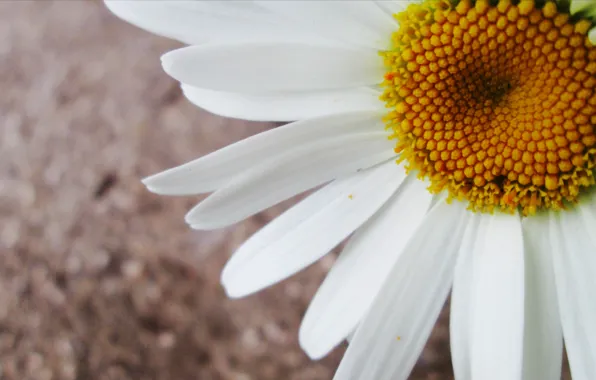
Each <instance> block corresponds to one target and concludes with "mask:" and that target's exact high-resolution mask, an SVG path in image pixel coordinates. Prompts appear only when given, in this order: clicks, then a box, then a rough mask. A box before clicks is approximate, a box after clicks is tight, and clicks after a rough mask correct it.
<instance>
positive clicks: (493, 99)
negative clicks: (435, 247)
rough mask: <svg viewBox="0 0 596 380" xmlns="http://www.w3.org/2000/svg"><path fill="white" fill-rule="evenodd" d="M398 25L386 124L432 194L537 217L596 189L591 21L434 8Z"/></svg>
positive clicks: (559, 14) (542, 5)
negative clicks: (540, 213)
mask: <svg viewBox="0 0 596 380" xmlns="http://www.w3.org/2000/svg"><path fill="white" fill-rule="evenodd" d="M395 17H396V18H397V20H398V21H399V24H400V27H399V30H398V31H397V32H395V33H394V34H393V36H392V44H393V46H392V48H391V49H390V50H389V51H385V52H382V53H381V54H382V56H383V57H384V62H385V67H386V69H387V73H386V75H385V80H384V82H383V88H384V94H383V96H382V100H384V101H385V102H386V104H387V107H388V108H389V109H390V112H389V113H388V114H387V116H386V123H387V126H388V128H390V129H392V130H393V134H392V137H393V138H395V139H396V148H395V150H396V152H398V153H400V158H399V160H405V161H406V162H407V165H406V167H407V168H408V170H417V171H418V172H419V174H420V176H422V177H426V178H428V179H429V180H430V182H431V187H430V190H431V191H432V192H440V191H443V190H447V191H448V192H449V194H450V197H451V198H457V199H465V200H467V201H469V203H470V208H471V209H473V210H476V211H487V212H492V211H493V210H494V209H495V208H499V209H502V210H507V211H513V210H516V209H520V210H521V211H522V213H523V214H524V215H528V214H533V213H534V212H536V210H539V209H543V208H550V209H561V208H562V207H564V203H565V202H576V201H577V199H578V197H579V194H580V192H581V191H582V190H585V189H586V188H588V187H591V186H592V185H594V184H595V179H594V173H593V170H594V166H595V157H596V132H595V127H594V126H595V125H596V92H595V88H596V48H595V47H594V46H593V45H592V43H591V42H590V40H589V38H588V32H589V30H590V28H591V27H592V26H593V23H592V21H591V20H589V19H588V18H582V17H581V16H571V15H570V14H569V10H568V9H567V10H566V9H563V8H562V6H558V5H557V4H556V3H555V2H553V1H539V0H536V1H535V0H522V1H517V2H516V1H510V0H499V1H492V2H491V1H488V0H478V1H475V2H472V1H470V0H463V1H459V2H449V1H446V0H426V1H424V2H423V3H421V4H414V5H410V6H409V7H408V9H407V10H406V11H404V12H403V13H400V14H397V15H396V16H395Z"/></svg>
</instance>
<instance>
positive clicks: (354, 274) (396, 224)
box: [300, 176, 432, 359]
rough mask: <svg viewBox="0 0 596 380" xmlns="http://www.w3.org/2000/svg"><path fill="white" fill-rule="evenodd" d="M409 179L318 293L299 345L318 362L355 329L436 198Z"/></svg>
mask: <svg viewBox="0 0 596 380" xmlns="http://www.w3.org/2000/svg"><path fill="white" fill-rule="evenodd" d="M426 186H427V185H426V184H425V183H424V182H423V181H420V180H419V179H417V178H415V177H414V176H410V178H409V179H408V180H407V181H406V182H405V183H404V184H402V186H401V187H400V189H399V191H398V192H397V193H396V194H395V195H394V196H393V197H392V199H391V200H390V201H388V202H387V203H386V204H385V205H384V206H383V208H382V210H381V211H379V212H378V213H377V214H376V215H375V216H374V217H373V218H371V220H369V221H368V222H367V223H366V225H364V226H363V227H362V228H361V229H359V230H358V231H357V232H356V233H355V234H354V236H353V237H352V238H351V239H350V241H349V243H348V244H347V246H346V248H345V249H344V250H343V252H342V253H341V255H340V256H339V258H338V259H337V261H336V262H335V263H334V265H333V267H332V268H331V271H330V272H329V274H328V275H327V278H326V279H325V281H324V282H323V284H322V285H321V287H320V288H319V290H318V291H317V294H316V295H315V297H314V299H313V300H312V302H311V304H310V306H309V308H308V310H307V312H306V315H305V316H304V319H303V321H302V325H301V326H300V344H301V346H302V348H303V349H304V350H305V351H306V353H307V354H308V355H309V356H310V357H311V358H313V359H319V358H321V357H323V356H324V355H326V354H327V353H328V352H329V351H331V350H332V349H333V348H334V347H335V346H336V345H338V344H339V343H341V342H342V341H343V340H344V339H345V338H346V336H347V335H348V334H349V333H350V332H351V331H353V330H354V329H355V326H356V325H357V323H358V322H359V321H360V319H361V318H362V316H363V315H364V313H365V312H366V311H367V310H368V308H369V307H370V305H371V304H372V301H373V299H374V296H375V295H376V294H377V293H378V291H379V290H380V288H381V285H382V284H383V282H384V281H385V279H386V278H387V275H388V274H389V271H390V270H391V268H392V267H393V265H394V264H395V262H396V260H397V259H398V258H399V255H400V254H401V253H402V251H403V248H404V247H405V245H406V243H407V242H408V240H409V239H410V237H411V236H412V234H413V233H414V231H415V230H416V228H418V226H419V225H420V223H421V222H422V220H423V219H424V217H425V215H426V212H427V211H428V207H429V205H430V201H431V199H432V196H431V194H430V193H429V192H428V191H427V190H426Z"/></svg>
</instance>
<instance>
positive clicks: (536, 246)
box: [522, 215, 563, 380]
mask: <svg viewBox="0 0 596 380" xmlns="http://www.w3.org/2000/svg"><path fill="white" fill-rule="evenodd" d="M548 223H549V222H548V217H545V216H544V215H534V216H532V217H529V218H526V219H525V220H524V223H523V229H524V243H525V245H526V248H525V260H526V262H525V267H526V297H525V298H526V310H525V320H526V321H525V327H524V329H525V333H524V371H523V376H522V378H523V379H524V380H558V379H560V378H561V365H562V359H563V334H562V331H561V322H560V319H559V310H558V304H557V291H556V287H555V277H554V272H553V263H552V252H551V251H552V245H551V244H550V241H549V239H548V228H549V227H548V226H549V224H548Z"/></svg>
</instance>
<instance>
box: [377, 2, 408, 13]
mask: <svg viewBox="0 0 596 380" xmlns="http://www.w3.org/2000/svg"><path fill="white" fill-rule="evenodd" d="M412 2H413V1H411V0H378V1H375V3H377V5H378V6H379V7H380V8H381V9H383V10H384V11H385V12H387V13H389V14H391V15H394V14H396V13H400V12H403V11H404V10H406V8H407V7H408V5H410V4H411V3H412Z"/></svg>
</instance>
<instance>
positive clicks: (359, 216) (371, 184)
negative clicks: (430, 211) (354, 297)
mask: <svg viewBox="0 0 596 380" xmlns="http://www.w3.org/2000/svg"><path fill="white" fill-rule="evenodd" d="M359 177H361V180H360V181H353V180H352V186H346V187H343V186H339V187H335V190H334V191H329V190H327V189H323V190H321V192H322V194H319V193H315V194H314V195H313V196H311V197H310V198H309V199H307V200H305V204H303V205H298V206H296V207H297V208H298V210H294V211H293V210H290V211H289V212H288V213H287V214H286V216H282V217H280V218H281V220H280V221H279V222H278V223H279V224H277V225H276V223H275V222H273V223H272V225H271V227H270V228H269V229H267V228H266V229H265V230H263V231H264V232H259V233H257V235H256V236H255V237H254V238H252V239H251V240H253V239H254V240H256V243H255V242H253V243H247V244H246V245H245V246H243V247H241V248H240V249H239V250H238V253H237V258H236V259H235V261H236V262H237V263H236V264H233V263H232V264H231V265H230V266H228V267H227V268H226V270H225V271H224V275H223V277H222V283H223V285H224V287H225V289H226V291H227V293H228V295H229V296H231V297H242V296H245V295H248V294H250V293H253V292H256V291H258V290H261V289H263V288H265V287H267V286H269V285H272V284H274V283H275V282H277V281H280V280H282V279H284V278H286V277H288V276H290V275H292V274H294V273H295V272H297V271H299V270H301V269H303V268H304V267H306V266H308V265H310V264H312V263H313V262H315V261H316V260H318V259H319V258H321V257H322V256H323V255H325V254H326V253H328V252H329V251H330V250H331V249H333V247H335V246H336V245H337V244H339V243H340V242H341V241H342V240H343V239H345V238H346V237H347V236H348V235H349V234H351V233H352V232H353V231H354V230H355V229H356V228H358V227H360V225H362V223H364V222H365V221H366V220H367V219H368V218H370V217H371V216H372V215H373V214H374V213H375V212H376V211H377V210H378V209H379V208H380V207H381V206H382V205H383V203H385V201H386V200H387V199H388V198H389V197H390V196H391V194H393V193H394V191H395V190H396V188H397V187H398V186H399V184H400V183H401V182H402V180H403V178H404V177H405V170H404V169H403V168H402V167H400V166H398V165H396V164H395V163H394V162H387V163H385V164H383V165H380V166H378V167H376V168H373V169H370V170H368V171H366V172H365V173H362V174H360V175H359ZM337 190H340V192H338V191H337ZM329 195H336V197H335V198H332V199H329V198H331V197H329ZM325 199H327V200H328V202H327V203H326V204H321V200H325ZM313 206H315V207H317V208H318V209H316V210H315V209H313ZM305 209H308V210H310V211H311V213H310V214H309V215H308V216H306V217H305V216H304V214H303V210H305ZM296 216H298V217H300V219H296ZM280 226H282V227H283V228H280ZM288 227H289V228H288ZM263 234H265V235H266V239H264V238H263V237H262V236H259V235H263ZM352 327H353V326H352Z"/></svg>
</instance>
